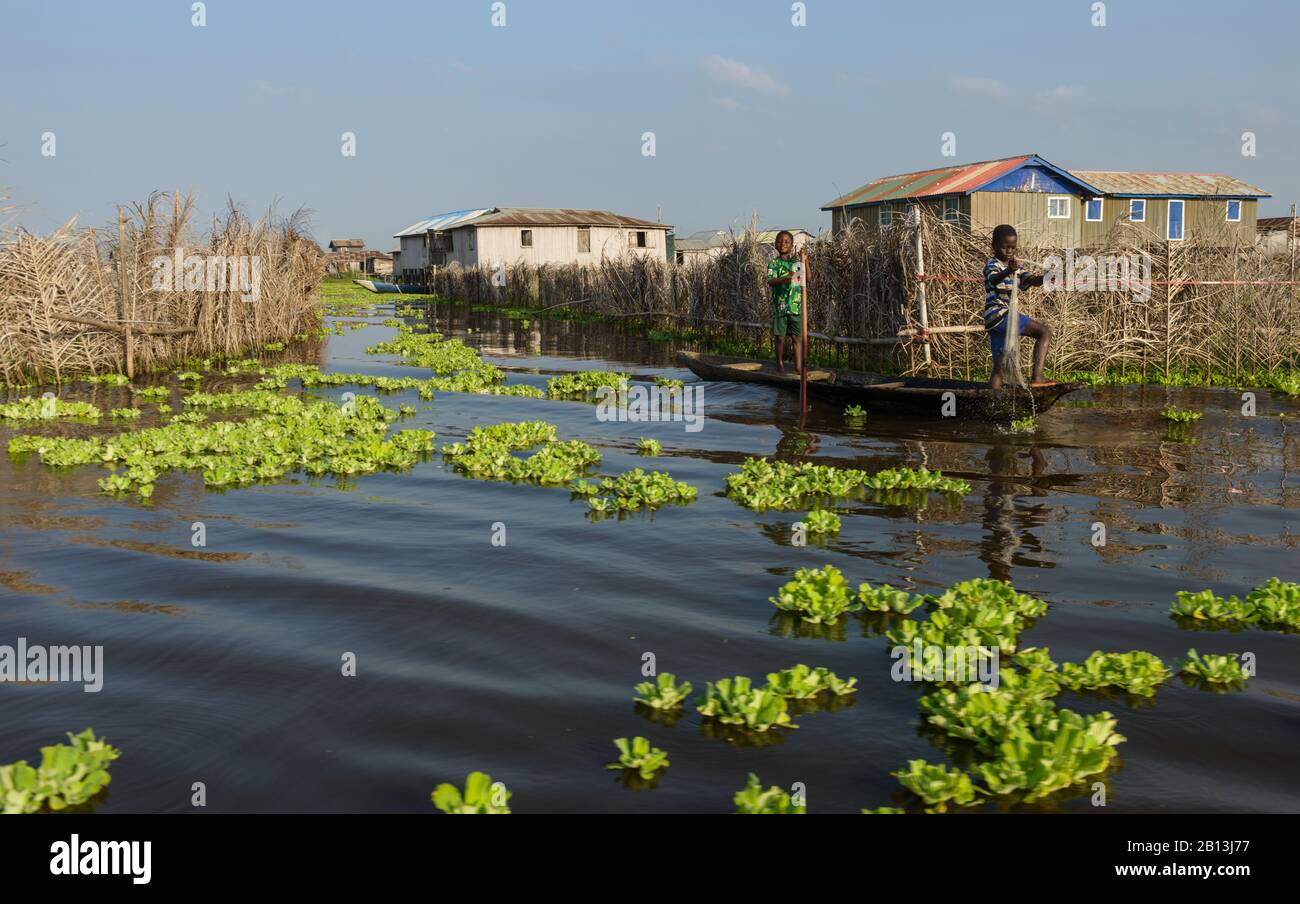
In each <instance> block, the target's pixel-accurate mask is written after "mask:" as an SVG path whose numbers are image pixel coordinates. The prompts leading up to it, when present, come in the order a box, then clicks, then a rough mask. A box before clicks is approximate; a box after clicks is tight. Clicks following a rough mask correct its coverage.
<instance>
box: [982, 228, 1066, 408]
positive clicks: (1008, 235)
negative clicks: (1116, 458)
mask: <svg viewBox="0 0 1300 904" xmlns="http://www.w3.org/2000/svg"><path fill="white" fill-rule="evenodd" d="M1018 241H1019V237H1018V236H1017V235H1016V230H1015V227H1013V226H1007V225H1002V226H998V227H997V228H996V229H994V230H993V257H991V258H989V261H988V263H986V264H985V265H984V330H985V331H986V332H987V333H988V336H989V346H990V348H991V349H992V352H993V374H992V376H991V377H990V379H989V385H990V386H991V387H992V388H993V389H1001V388H1002V355H1003V353H1004V352H1005V351H1006V347H1007V307H1008V305H1010V304H1011V286H1012V281H1013V280H1015V281H1017V282H1018V288H1019V290H1020V291H1023V290H1025V289H1030V288H1033V287H1035V286H1041V285H1042V284H1043V277H1042V276H1041V275H1039V276H1030V275H1029V274H1028V273H1027V272H1026V271H1025V269H1024V268H1023V267H1021V266H1020V262H1019V261H1018V260H1016V245H1017V243H1018ZM1019 319H1020V335H1022V336H1028V337H1030V338H1031V339H1033V340H1034V369H1033V371H1032V373H1031V374H1030V377H1029V385H1030V386H1051V385H1052V383H1051V382H1050V381H1048V380H1046V379H1044V377H1043V366H1044V365H1045V364H1046V363H1047V352H1048V349H1050V348H1051V345H1052V329H1051V327H1049V326H1048V325H1047V324H1045V323H1040V322H1039V321H1037V320H1034V319H1033V318H1032V317H1030V316H1029V315H1027V314H1021V315H1020V318H1019Z"/></svg>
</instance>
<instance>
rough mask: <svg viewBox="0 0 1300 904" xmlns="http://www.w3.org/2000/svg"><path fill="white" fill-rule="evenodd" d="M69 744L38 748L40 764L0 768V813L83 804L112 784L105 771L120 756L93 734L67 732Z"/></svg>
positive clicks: (37, 810) (88, 731)
mask: <svg viewBox="0 0 1300 904" xmlns="http://www.w3.org/2000/svg"><path fill="white" fill-rule="evenodd" d="M68 740H69V741H70V742H71V743H69V744H51V745H50V746H48V747H42V748H41V762H40V764H39V765H37V766H35V767H33V766H29V765H28V764H27V761H26V760H19V761H18V762H16V763H10V764H9V765H7V766H0V812H3V813H37V812H40V811H42V810H54V811H58V810H64V809H67V808H68V807H74V806H77V805H79V804H84V803H86V802H87V801H89V800H90V799H91V798H93V797H94V796H95V795H96V794H98V793H99V792H100V791H101V790H103V789H104V787H105V786H107V785H108V783H109V782H110V781H111V780H112V777H111V776H110V775H109V773H108V767H109V764H110V763H111V762H113V760H115V759H117V758H118V757H119V756H121V751H119V750H118V749H117V748H115V747H112V746H110V745H109V744H108V743H107V742H106V741H104V740H103V739H102V738H96V737H95V733H94V731H92V730H91V729H89V728H87V729H86V730H85V731H83V732H81V733H80V734H72V733H71V732H68Z"/></svg>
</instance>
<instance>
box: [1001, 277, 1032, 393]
mask: <svg viewBox="0 0 1300 904" xmlns="http://www.w3.org/2000/svg"><path fill="white" fill-rule="evenodd" d="M1002 382H1003V385H1005V386H1011V387H1017V388H1023V387H1024V386H1026V385H1027V384H1026V382H1025V374H1024V371H1022V370H1021V369H1020V274H1019V273H1018V272H1017V273H1015V274H1013V275H1012V277H1011V301H1010V303H1009V304H1008V305H1007V341H1006V346H1005V348H1004V350H1003V352H1002Z"/></svg>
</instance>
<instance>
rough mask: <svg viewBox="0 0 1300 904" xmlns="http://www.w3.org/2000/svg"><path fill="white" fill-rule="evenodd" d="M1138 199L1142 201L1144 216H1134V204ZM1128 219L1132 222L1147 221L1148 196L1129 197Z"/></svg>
mask: <svg viewBox="0 0 1300 904" xmlns="http://www.w3.org/2000/svg"><path fill="white" fill-rule="evenodd" d="M1138 201H1141V202H1142V216H1140V217H1135V216H1133V205H1134V204H1136V203H1137V202H1138ZM1128 219H1129V222H1130V223H1145V222H1146V221H1147V199H1146V198H1129V199H1128Z"/></svg>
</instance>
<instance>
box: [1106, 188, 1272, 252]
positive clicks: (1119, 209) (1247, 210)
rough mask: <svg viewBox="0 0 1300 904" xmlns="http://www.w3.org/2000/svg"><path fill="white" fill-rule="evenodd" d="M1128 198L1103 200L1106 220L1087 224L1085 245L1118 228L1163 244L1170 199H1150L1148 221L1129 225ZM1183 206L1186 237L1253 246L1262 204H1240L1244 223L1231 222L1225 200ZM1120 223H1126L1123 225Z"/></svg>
mask: <svg viewBox="0 0 1300 904" xmlns="http://www.w3.org/2000/svg"><path fill="white" fill-rule="evenodd" d="M1130 200H1131V199H1129V198H1105V199H1103V201H1102V208H1103V210H1102V214H1103V220H1102V222H1100V223H1085V224H1084V233H1083V234H1084V244H1091V245H1100V244H1105V243H1106V240H1107V238H1108V237H1109V235H1110V232H1111V230H1112V229H1115V228H1117V227H1120V228H1123V229H1125V230H1128V229H1136V230H1138V231H1139V233H1140V235H1141V237H1142V238H1144V239H1150V240H1155V241H1161V242H1163V241H1164V240H1165V237H1166V235H1167V232H1166V227H1167V224H1168V216H1169V201H1170V200H1171V199H1169V198H1147V199H1146V202H1147V209H1146V220H1145V221H1143V222H1139V223H1130V222H1129V220H1128V213H1129V201H1130ZM1185 201H1186V203H1185V204H1184V205H1183V235H1184V237H1187V238H1191V237H1192V235H1193V234H1195V235H1199V236H1207V235H1217V236H1220V237H1221V238H1222V240H1224V241H1225V242H1229V243H1232V242H1240V243H1244V244H1247V245H1249V244H1252V243H1253V242H1254V241H1255V229H1256V220H1257V218H1258V213H1259V201H1257V200H1255V199H1253V198H1243V199H1242V201H1241V222H1239V223H1230V222H1228V221H1227V220H1226V219H1225V218H1226V216H1227V201H1226V200H1224V199H1222V198H1187V199H1185ZM1121 224H1123V225H1122V226H1121Z"/></svg>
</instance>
